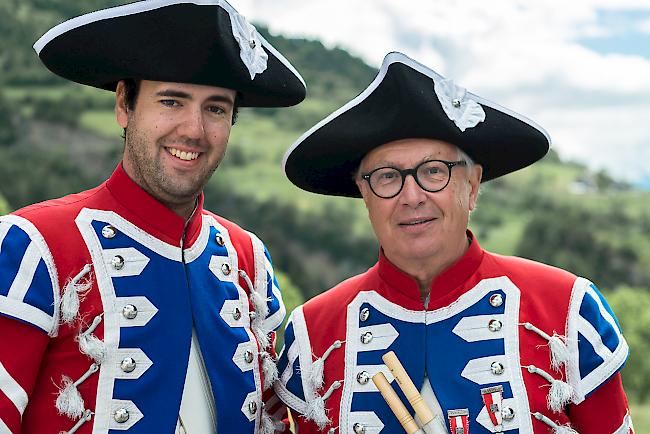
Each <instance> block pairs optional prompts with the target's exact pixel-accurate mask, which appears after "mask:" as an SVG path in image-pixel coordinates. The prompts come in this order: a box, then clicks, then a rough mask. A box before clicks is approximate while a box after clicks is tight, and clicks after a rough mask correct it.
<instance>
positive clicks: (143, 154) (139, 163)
mask: <svg viewBox="0 0 650 434" xmlns="http://www.w3.org/2000/svg"><path fill="white" fill-rule="evenodd" d="M164 144H165V137H163V138H161V139H158V140H157V141H156V146H155V149H156V151H155V152H154V151H151V152H153V153H149V152H147V150H148V148H147V146H148V145H147V140H146V138H145V137H142V136H141V135H140V134H138V132H137V129H136V128H130V129H127V132H126V143H125V147H126V148H127V150H128V152H129V156H130V161H131V166H132V169H133V171H134V172H135V173H133V174H132V176H133V177H134V178H135V179H134V181H135V182H136V183H137V184H138V185H140V186H141V187H142V188H143V189H144V190H145V191H147V193H149V194H150V195H151V196H153V197H154V198H156V199H157V200H158V201H160V202H162V203H164V204H168V205H176V204H182V203H185V202H188V201H191V200H195V199H196V197H197V196H198V195H199V194H200V193H201V191H202V190H203V187H204V186H205V184H207V182H208V180H209V179H210V177H211V176H212V174H213V173H214V172H215V170H217V167H218V166H219V163H220V162H221V160H222V158H223V154H222V155H221V156H220V158H219V159H218V161H217V163H216V164H215V165H214V167H211V168H208V170H206V171H205V172H204V173H201V172H199V173H193V174H190V175H183V174H176V175H175V176H174V174H171V173H167V172H168V171H166V170H165V168H164V166H163V164H162V161H161V158H162V155H161V153H163V152H167V151H166V150H165V149H164ZM224 153H225V149H224Z"/></svg>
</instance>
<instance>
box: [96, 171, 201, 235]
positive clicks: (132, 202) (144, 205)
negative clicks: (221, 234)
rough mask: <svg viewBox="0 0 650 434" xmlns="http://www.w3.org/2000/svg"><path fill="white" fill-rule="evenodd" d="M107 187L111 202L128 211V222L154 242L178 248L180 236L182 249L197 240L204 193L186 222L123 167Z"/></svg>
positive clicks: (112, 176) (116, 172) (114, 173)
mask: <svg viewBox="0 0 650 434" xmlns="http://www.w3.org/2000/svg"><path fill="white" fill-rule="evenodd" d="M106 187H107V189H108V191H109V192H110V193H111V195H112V196H113V198H114V199H115V200H116V201H117V202H119V203H120V204H121V205H122V206H123V207H124V208H126V209H127V210H128V211H129V213H130V214H131V216H130V218H129V220H130V221H131V222H132V223H135V224H136V225H137V226H138V227H140V228H142V229H144V230H146V231H147V232H149V233H150V234H151V235H153V236H155V237H156V238H159V239H161V240H163V241H165V242H167V243H169V244H172V245H174V246H176V247H180V243H181V239H183V234H185V237H184V239H185V242H184V244H185V246H190V245H191V244H192V243H193V242H194V240H195V239H196V238H197V237H198V234H199V232H200V229H201V219H202V214H203V193H201V194H200V195H199V198H198V201H197V204H196V208H195V210H194V213H193V214H192V216H191V217H190V218H189V220H188V221H187V222H185V221H184V220H183V218H182V217H181V216H179V215H178V214H176V213H175V212H174V211H172V210H171V209H169V208H167V207H166V206H165V205H163V204H162V203H160V202H159V201H158V200H156V199H155V198H154V197H153V196H151V195H150V194H149V193H147V192H146V191H144V190H143V189H142V187H140V186H139V185H138V184H136V183H135V182H134V181H133V180H132V179H131V178H129V176H128V175H127V174H126V172H125V171H124V168H123V167H122V163H120V164H119V165H118V166H117V168H116V169H115V171H114V172H113V174H112V175H111V177H110V178H109V179H108V180H107V181H106Z"/></svg>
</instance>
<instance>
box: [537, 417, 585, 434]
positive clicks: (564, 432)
mask: <svg viewBox="0 0 650 434" xmlns="http://www.w3.org/2000/svg"><path fill="white" fill-rule="evenodd" d="M533 416H534V417H535V419H537V420H539V421H541V422H544V423H545V424H546V425H548V426H550V427H551V428H553V434H578V432H577V431H576V430H574V429H573V428H571V427H570V426H569V425H558V424H556V423H555V422H553V421H552V420H551V419H549V418H548V417H546V416H544V415H543V414H542V413H539V412H537V413H533Z"/></svg>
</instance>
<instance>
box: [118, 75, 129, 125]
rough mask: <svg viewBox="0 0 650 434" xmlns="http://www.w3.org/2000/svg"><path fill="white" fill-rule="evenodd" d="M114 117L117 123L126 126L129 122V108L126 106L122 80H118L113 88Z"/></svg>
mask: <svg viewBox="0 0 650 434" xmlns="http://www.w3.org/2000/svg"><path fill="white" fill-rule="evenodd" d="M115 118H116V119H117V123H118V124H119V125H120V126H121V127H122V128H126V127H127V126H128V124H129V110H128V108H127V106H126V98H125V92H124V81H123V80H120V81H119V82H118V83H117V88H116V89H115Z"/></svg>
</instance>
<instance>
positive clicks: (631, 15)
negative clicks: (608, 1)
mask: <svg viewBox="0 0 650 434" xmlns="http://www.w3.org/2000/svg"><path fill="white" fill-rule="evenodd" d="M596 13H597V23H598V25H599V26H600V27H601V28H603V29H607V30H608V33H605V34H603V35H601V36H592V37H585V38H582V39H581V40H579V41H578V42H580V43H581V44H583V45H584V46H586V47H588V48H590V49H592V50H594V51H596V52H598V53H602V54H626V55H638V56H642V57H645V58H646V59H650V12H649V11H647V10H639V9H635V10H603V9H600V10H597V11H596Z"/></svg>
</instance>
